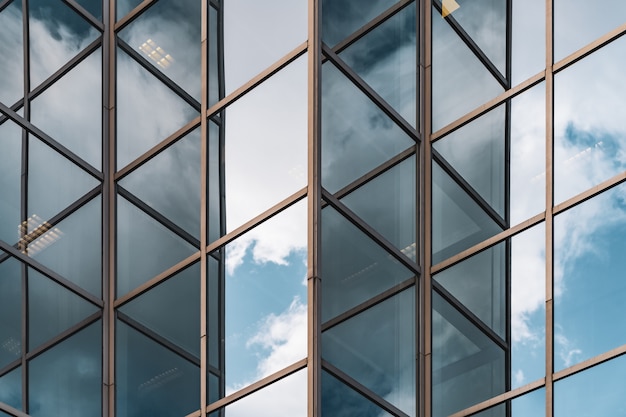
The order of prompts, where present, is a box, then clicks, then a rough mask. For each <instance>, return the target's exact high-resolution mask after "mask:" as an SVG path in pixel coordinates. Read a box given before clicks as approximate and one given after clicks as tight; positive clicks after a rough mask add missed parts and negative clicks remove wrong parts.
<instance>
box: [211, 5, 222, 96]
mask: <svg viewBox="0 0 626 417" xmlns="http://www.w3.org/2000/svg"><path fill="white" fill-rule="evenodd" d="M218 19H219V16H218V11H217V9H215V8H214V7H209V28H208V30H209V39H208V44H209V62H208V71H209V73H208V82H209V85H208V95H209V97H208V98H209V107H210V106H212V105H214V104H215V103H217V102H218V101H219V100H220V99H222V98H224V97H223V96H224V89H225V86H224V74H223V73H222V74H220V71H222V70H223V68H222V66H220V65H219V33H220V27H219V26H218V25H219V20H218Z"/></svg>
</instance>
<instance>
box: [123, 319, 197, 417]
mask: <svg viewBox="0 0 626 417" xmlns="http://www.w3.org/2000/svg"><path fill="white" fill-rule="evenodd" d="M116 330H117V334H116V365H115V369H116V375H115V380H116V391H115V395H116V399H117V404H116V415H117V416H119V417H144V416H185V415H187V414H189V413H191V412H192V411H195V410H196V409H198V404H199V403H200V368H198V367H197V366H196V365H194V364H192V363H191V362H188V361H187V360H186V359H183V358H182V357H180V356H178V355H177V354H175V353H174V352H172V351H171V350H169V349H167V348H165V347H164V346H162V345H160V344H158V343H156V342H155V341H153V340H152V339H149V338H148V337H146V336H144V335H143V334H141V333H139V332H138V331H136V330H134V329H133V328H131V327H130V326H128V325H126V324H125V323H123V322H121V321H120V320H117V323H116Z"/></svg>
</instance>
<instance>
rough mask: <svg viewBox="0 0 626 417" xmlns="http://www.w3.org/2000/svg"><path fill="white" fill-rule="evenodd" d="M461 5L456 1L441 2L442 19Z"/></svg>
mask: <svg viewBox="0 0 626 417" xmlns="http://www.w3.org/2000/svg"><path fill="white" fill-rule="evenodd" d="M459 7H461V6H459V3H457V2H456V1H454V0H442V2H441V17H446V16H447V15H449V14H450V13H452V12H453V11H455V10H456V9H458V8H459Z"/></svg>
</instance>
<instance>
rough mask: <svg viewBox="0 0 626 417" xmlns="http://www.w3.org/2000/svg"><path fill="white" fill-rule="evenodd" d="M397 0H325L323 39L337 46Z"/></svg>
mask: <svg viewBox="0 0 626 417" xmlns="http://www.w3.org/2000/svg"><path fill="white" fill-rule="evenodd" d="M397 2H398V0H376V1H371V2H367V3H365V4H364V3H363V1H361V0H332V1H331V0H323V1H322V5H321V9H322V40H323V41H324V42H325V43H326V44H328V45H329V46H331V47H332V46H335V45H336V44H337V43H339V42H340V41H342V40H343V39H344V38H345V37H346V36H348V35H351V34H352V33H353V32H355V31H356V30H357V29H359V28H360V27H361V26H363V25H365V24H366V23H368V22H369V21H370V20H372V19H374V18H375V17H376V16H378V15H379V14H381V13H382V12H384V11H385V10H387V9H388V8H389V7H391V6H393V5H394V3H397Z"/></svg>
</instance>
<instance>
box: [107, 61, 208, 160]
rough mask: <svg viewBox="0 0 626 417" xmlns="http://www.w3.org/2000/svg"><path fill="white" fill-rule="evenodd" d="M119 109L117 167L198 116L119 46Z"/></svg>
mask: <svg viewBox="0 0 626 417" xmlns="http://www.w3.org/2000/svg"><path fill="white" fill-rule="evenodd" d="M117 110H118V111H117V167H118V169H120V168H123V167H124V166H125V165H127V164H128V163H129V162H131V161H133V160H134V159H135V158H137V157H138V156H140V155H141V154H143V153H144V152H146V151H147V150H149V149H150V148H152V147H153V146H154V145H156V144H157V143H159V142H160V141H162V140H163V139H165V138H166V137H168V136H169V135H171V134H172V133H174V132H176V131H177V130H178V129H180V128H181V127H183V126H184V125H186V124H187V123H188V122H190V121H191V120H192V119H193V118H194V117H197V116H198V112H197V111H196V110H194V108H193V107H191V106H190V105H189V104H187V102H185V101H183V99H182V98H180V96H178V95H177V94H175V93H174V92H173V91H172V90H171V89H170V88H169V87H167V86H166V85H165V84H163V83H162V82H161V81H159V80H158V79H157V78H156V77H154V76H153V75H152V74H150V73H149V72H148V71H147V70H145V69H144V68H143V67H141V66H140V65H139V64H138V63H137V62H136V61H135V60H134V59H133V58H131V57H130V56H128V55H127V54H126V53H125V52H122V51H121V50H120V49H118V52H117Z"/></svg>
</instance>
